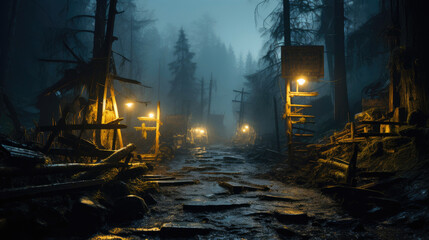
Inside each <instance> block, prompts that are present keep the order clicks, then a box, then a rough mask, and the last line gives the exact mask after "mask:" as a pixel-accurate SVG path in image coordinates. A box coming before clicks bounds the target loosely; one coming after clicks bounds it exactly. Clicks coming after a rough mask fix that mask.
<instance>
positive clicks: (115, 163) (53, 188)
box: [0, 144, 136, 201]
mask: <svg viewBox="0 0 429 240" xmlns="http://www.w3.org/2000/svg"><path fill="white" fill-rule="evenodd" d="M135 149H136V146H135V145H134V144H128V145H127V146H126V147H123V148H121V149H119V150H116V151H114V152H113V153H112V154H111V155H110V156H108V157H107V158H105V159H103V160H101V161H100V162H99V163H96V164H52V165H45V166H38V167H27V168H17V167H1V168H0V174H1V176H4V177H15V176H23V175H25V176H31V175H40V174H52V173H67V172H81V171H96V170H103V169H109V168H115V167H122V168H125V167H128V166H130V165H129V164H128V163H129V161H130V157H131V152H132V151H134V150H135ZM124 158H125V161H124V163H120V161H121V160H122V159H124ZM105 181H106V180H105V179H92V180H84V181H73V182H65V183H53V184H47V185H39V186H29V187H22V188H10V189H4V190H1V191H0V201H13V200H19V199H25V198H29V197H35V196H45V195H46V194H51V193H55V194H59V193H61V192H65V193H67V192H70V191H71V190H84V189H87V188H91V187H97V186H99V185H102V184H103V183H105Z"/></svg>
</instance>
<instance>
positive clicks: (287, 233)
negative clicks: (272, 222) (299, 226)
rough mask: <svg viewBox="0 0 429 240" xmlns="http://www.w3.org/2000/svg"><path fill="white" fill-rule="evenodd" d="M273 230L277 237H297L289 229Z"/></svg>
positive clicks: (282, 227) (295, 233) (296, 234)
mask: <svg viewBox="0 0 429 240" xmlns="http://www.w3.org/2000/svg"><path fill="white" fill-rule="evenodd" d="M275 229H276V232H277V233H278V234H279V235H282V236H285V237H294V236H299V234H298V233H297V232H295V231H294V230H292V229H291V228H289V227H286V226H281V227H277V228H275Z"/></svg>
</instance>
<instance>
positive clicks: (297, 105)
mask: <svg viewBox="0 0 429 240" xmlns="http://www.w3.org/2000/svg"><path fill="white" fill-rule="evenodd" d="M290 106H291V107H303V108H310V107H313V105H304V104H291V105H290Z"/></svg>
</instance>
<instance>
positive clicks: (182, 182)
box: [150, 180, 198, 187]
mask: <svg viewBox="0 0 429 240" xmlns="http://www.w3.org/2000/svg"><path fill="white" fill-rule="evenodd" d="M150 182H153V183H158V185H159V186H160V187H162V186H181V185H188V184H196V183H198V181H195V180H159V181H150Z"/></svg>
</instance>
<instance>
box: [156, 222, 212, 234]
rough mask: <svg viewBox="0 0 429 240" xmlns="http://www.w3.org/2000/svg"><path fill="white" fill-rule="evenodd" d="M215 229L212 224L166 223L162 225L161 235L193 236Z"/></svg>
mask: <svg viewBox="0 0 429 240" xmlns="http://www.w3.org/2000/svg"><path fill="white" fill-rule="evenodd" d="M213 229H214V227H213V226H212V225H210V224H202V223H187V222H184V223H164V224H163V225H162V227H161V236H163V237H191V236H195V235H205V234H208V233H209V232H210V231H212V230H213Z"/></svg>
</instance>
